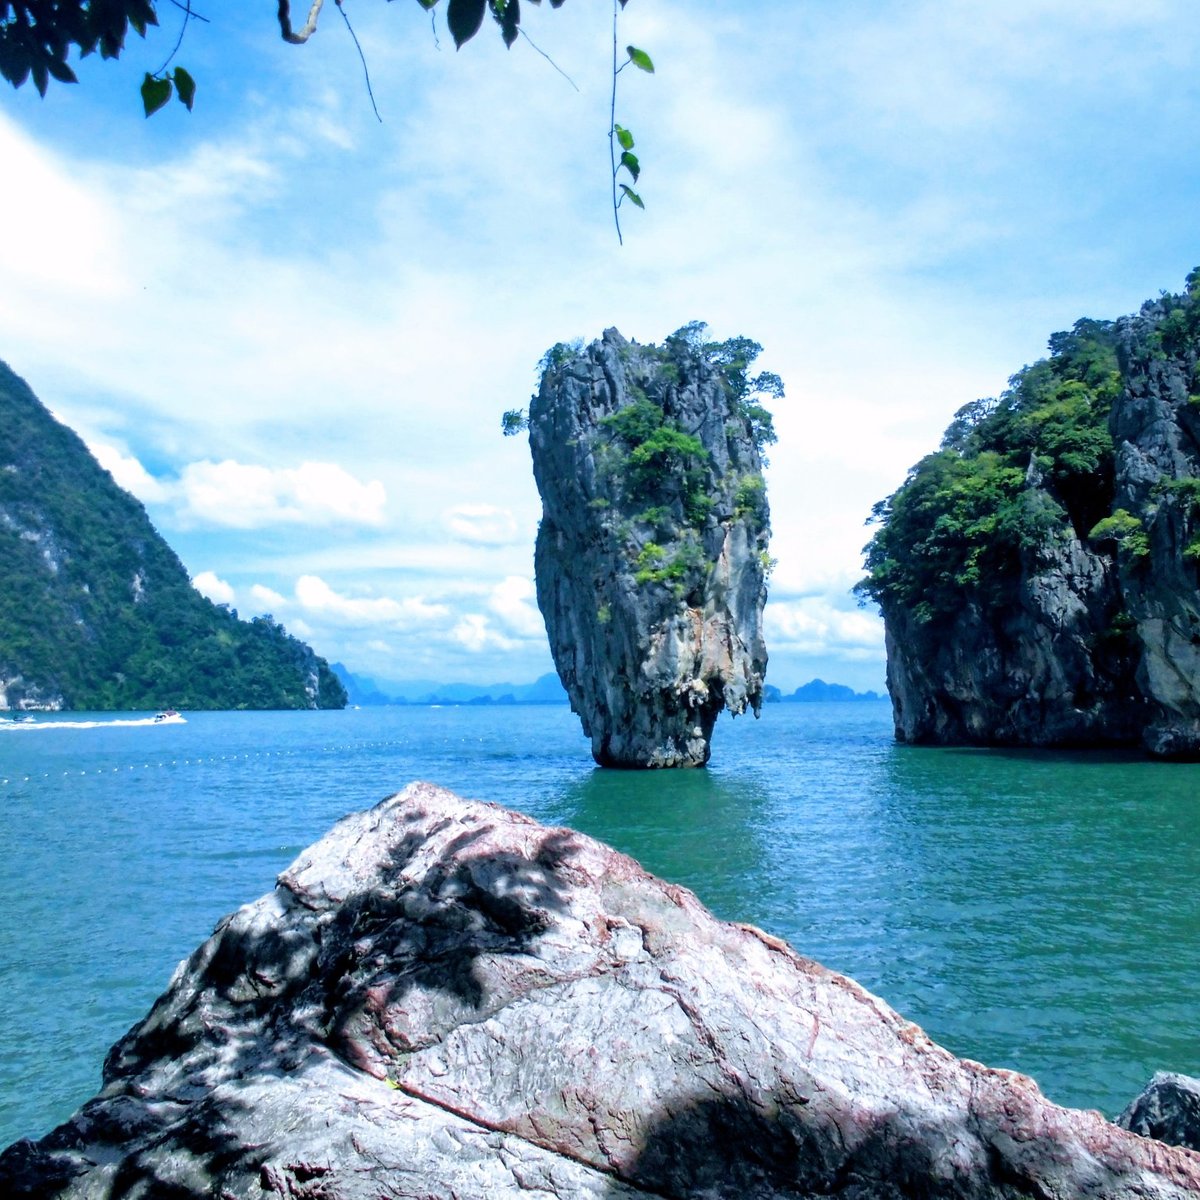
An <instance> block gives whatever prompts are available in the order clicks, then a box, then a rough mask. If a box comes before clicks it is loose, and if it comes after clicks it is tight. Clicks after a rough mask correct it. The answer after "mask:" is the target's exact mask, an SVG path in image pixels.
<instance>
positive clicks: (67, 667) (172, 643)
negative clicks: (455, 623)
mask: <svg viewBox="0 0 1200 1200" xmlns="http://www.w3.org/2000/svg"><path fill="white" fill-rule="evenodd" d="M345 703H346V694H345V691H344V689H343V688H342V685H341V683H340V682H339V681H338V680H337V679H336V677H335V676H334V675H333V673H332V672H331V671H330V670H329V667H328V665H327V664H326V662H325V660H324V659H321V658H318V657H317V656H316V655H315V654H314V653H313V652H312V650H311V649H310V648H309V647H308V646H306V645H305V644H304V643H303V642H300V641H297V640H296V639H295V638H293V637H291V636H289V635H288V634H287V633H286V631H285V630H284V629H283V627H282V626H280V625H277V624H276V623H275V622H274V621H272V620H270V619H267V618H255V619H254V620H252V621H249V622H246V621H240V620H238V618H237V616H236V614H234V613H232V612H230V611H228V610H227V609H224V608H221V607H218V606H217V605H214V604H213V603H212V602H211V601H209V600H207V599H206V598H205V597H203V596H201V595H200V593H199V592H197V591H196V590H195V588H193V587H192V585H191V581H190V579H189V578H188V574H187V571H186V570H185V569H184V567H183V564H182V563H181V562H180V561H179V559H178V558H177V557H176V555H175V553H174V551H172V550H171V548H170V546H168V545H167V544H166V542H165V541H163V539H162V538H161V537H160V536H159V534H158V533H157V531H156V530H155V529H154V527H153V526H152V525H151V523H150V520H149V518H148V517H147V515H146V511H145V509H144V508H143V507H142V505H141V504H140V503H138V501H137V500H135V499H134V498H133V497H132V496H130V495H129V494H128V493H127V492H125V491H122V490H121V489H120V488H119V487H118V486H117V485H116V484H115V483H114V482H113V479H112V477H111V476H110V475H109V474H108V472H107V471H105V470H104V469H103V468H102V467H101V466H100V465H99V464H98V463H97V462H96V460H95V459H94V458H92V456H91V454H90V453H89V452H88V450H87V448H86V447H85V446H84V444H83V442H82V441H81V440H80V439H79V437H77V436H76V435H75V434H74V433H73V432H72V431H71V430H70V429H68V428H66V427H65V426H63V425H61V424H59V423H58V422H57V421H56V420H55V419H54V418H53V417H52V416H51V415H50V414H49V412H47V411H46V409H45V408H44V407H43V405H42V404H41V403H40V402H39V401H38V400H37V398H36V397H35V396H34V394H33V392H32V391H30V389H29V387H28V386H27V385H26V384H25V382H24V381H23V380H22V379H20V378H19V377H18V376H16V375H15V374H14V373H13V372H12V371H11V370H10V369H9V368H8V367H7V366H6V365H4V364H3V363H0V707H10V708H16V707H42V706H45V707H64V708H70V709H102V710H103V709H146V708H162V707H165V706H167V705H173V706H174V707H176V708H192V709H195V708H341V707H342V706H343V705H344V704H345Z"/></svg>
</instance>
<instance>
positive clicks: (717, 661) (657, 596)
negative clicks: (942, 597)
mask: <svg viewBox="0 0 1200 1200" xmlns="http://www.w3.org/2000/svg"><path fill="white" fill-rule="evenodd" d="M702 330H703V326H700V325H694V326H689V327H685V329H683V330H681V331H680V332H679V333H678V334H675V335H673V336H672V337H670V338H668V339H667V340H666V344H665V345H664V346H662V347H659V346H640V345H638V344H637V343H636V342H628V341H626V340H625V339H624V338H623V337H622V336H621V335H620V334H619V333H618V332H617V331H616V330H615V329H609V330H607V331H606V332H605V334H604V336H603V337H602V338H601V339H599V340H598V341H595V342H593V343H592V344H591V345H590V346H587V347H586V348H579V349H572V348H570V347H567V346H557V347H555V349H554V350H552V351H550V353H549V354H548V355H547V357H546V360H545V370H544V372H543V375H542V381H541V388H540V390H539V392H538V394H537V395H536V396H535V397H534V398H533V402H532V404H531V406H530V410H529V443H530V449H531V451H532V454H533V471H534V477H535V478H536V480H537V485H538V491H539V492H540V493H541V497H542V521H541V524H540V526H539V527H538V538H537V551H536V557H535V563H536V574H537V597H538V605H539V607H540V608H541V610H542V616H543V617H544V618H545V621H546V632H547V634H548V635H549V639H550V649H551V651H552V652H553V655H554V664H555V666H556V667H557V668H558V674H559V677H560V678H561V679H562V682H563V686H564V687H565V688H566V689H567V693H568V695H569V696H570V699H571V706H572V708H573V709H574V710H575V712H577V713H578V714H579V717H580V720H581V721H582V723H583V728H584V732H585V733H587V734H588V736H589V737H590V738H591V742H592V754H593V757H594V758H595V759H596V761H597V762H599V763H601V764H603V765H605V766H617V767H676V766H682V767H694V766H703V765H704V763H706V762H707V761H708V757H709V749H710V743H711V738H712V730H713V724H714V722H715V721H716V719H717V716H718V714H719V713H720V712H721V710H722V709H723V708H727V709H728V710H729V711H730V712H731V713H734V714H737V713H742V712H745V710H746V709H747V708H752V709H753V710H754V713H755V715H757V714H758V711H759V708H760V706H761V704H762V688H763V675H764V673H765V671H766V668H767V650H766V645H765V643H764V641H763V632H762V613H763V604H764V603H765V601H766V595H767V584H766V579H767V572H768V569H769V567H770V559H769V557H768V554H767V543H768V539H769V536H770V527H769V520H768V516H769V514H768V509H767V500H766V484H765V482H764V479H763V474H762V468H763V459H762V453H761V451H762V448H763V446H764V444H766V443H768V442H770V441H773V440H774V432H773V430H772V426H771V418H770V415H769V414H768V413H767V411H766V410H765V409H764V408H762V407H761V405H760V404H759V403H758V400H759V398H760V396H761V395H762V394H769V395H773V396H779V395H782V384H781V383H780V381H779V377H778V376H776V375H769V374H760V375H757V376H755V377H753V378H750V377H749V375H748V373H747V372H748V368H749V366H750V363H751V362H752V361H753V359H754V356H755V355H756V354H757V353H758V351H759V350H760V349H761V347H759V346H758V345H757V343H755V342H750V341H748V340H747V339H745V338H734V339H732V340H731V341H729V342H720V343H706V342H704V341H703V338H702Z"/></svg>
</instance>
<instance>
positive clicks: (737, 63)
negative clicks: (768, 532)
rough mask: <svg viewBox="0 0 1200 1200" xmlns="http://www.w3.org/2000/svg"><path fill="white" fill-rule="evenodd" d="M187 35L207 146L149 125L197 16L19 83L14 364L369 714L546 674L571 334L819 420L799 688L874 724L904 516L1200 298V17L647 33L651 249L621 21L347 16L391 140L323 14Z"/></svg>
mask: <svg viewBox="0 0 1200 1200" xmlns="http://www.w3.org/2000/svg"><path fill="white" fill-rule="evenodd" d="M235 7H236V10H237V15H236V16H235V15H231V14H232V13H233V11H234V8H235ZM304 7H305V8H307V6H304ZM440 7H441V8H444V7H445V5H444V4H442V5H441V6H440ZM196 8H197V11H198V12H199V13H200V14H201V15H202V16H204V17H206V18H208V20H207V21H206V22H200V21H192V22H191V23H190V24H189V25H188V27H187V29H186V30H185V31H184V37H183V40H182V44H181V46H180V49H179V51H178V56H177V59H176V61H177V62H178V63H180V64H182V65H183V66H184V67H186V69H187V70H188V71H189V72H190V73H191V74H192V75H193V76H194V77H195V79H196V80H197V84H198V87H197V93H196V102H195V108H194V111H193V112H192V113H190V114H189V113H188V112H187V111H186V110H185V109H184V108H183V106H182V105H180V104H178V103H172V104H171V105H169V106H168V107H167V108H166V109H164V110H163V111H162V112H160V113H158V114H156V115H155V116H154V117H153V118H151V119H149V120H146V119H144V118H143V116H142V113H141V102H140V97H139V94H138V86H139V84H140V81H141V78H142V73H143V72H144V71H146V70H155V69H157V68H158V67H160V66H161V65H162V63H163V62H164V60H166V59H167V58H168V56H169V55H170V53H171V50H172V48H173V47H174V45H175V43H176V40H177V39H178V37H179V34H180V29H181V21H182V19H183V17H182V13H181V11H180V10H178V9H176V8H174V7H172V6H171V5H169V4H163V5H161V6H160V14H161V20H162V27H161V28H160V29H158V30H152V31H151V32H150V35H149V36H148V38H147V39H146V41H145V42H144V43H143V42H141V41H140V39H138V38H136V37H135V36H132V35H131V41H130V45H129V47H128V49H127V52H126V54H125V55H124V56H123V57H122V59H121V60H120V61H119V62H117V63H112V62H108V63H105V62H101V61H100V60H99V59H98V58H95V57H94V58H89V59H87V60H85V61H84V62H82V63H80V64H79V66H78V74H79V77H80V80H81V82H80V84H79V85H78V86H70V87H67V86H58V85H52V86H51V90H50V91H49V93H48V94H47V96H46V98H45V99H42V98H39V97H38V95H37V93H36V92H35V91H34V90H33V88H32V86H31V85H26V86H25V87H24V88H22V89H20V90H17V91H12V90H11V89H7V88H6V90H5V91H4V92H3V93H0V175H2V178H3V187H0V229H2V230H3V234H2V235H0V359H3V360H4V361H6V362H7V363H8V364H9V365H10V366H11V367H12V369H13V370H15V371H16V372H17V374H19V375H21V376H23V377H24V378H25V379H26V380H27V382H28V383H29V384H30V386H31V387H32V388H33V389H34V391H35V392H36V393H37V395H38V396H39V397H40V398H41V399H42V401H43V402H44V403H45V404H46V405H47V406H48V407H49V408H50V409H51V410H52V411H53V412H54V413H55V414H56V416H58V418H59V419H60V420H62V421H63V422H65V423H66V424H68V425H70V426H71V427H72V428H74V429H75V430H76V431H77V432H78V433H80V435H81V436H82V437H83V438H84V440H85V441H86V442H87V443H88V445H89V446H90V447H91V448H92V450H93V453H95V454H96V456H97V457H98V458H99V460H100V461H101V463H102V464H103V465H104V466H105V467H107V468H108V469H109V470H110V471H111V472H112V474H113V476H114V478H115V479H116V480H117V481H118V482H119V483H120V484H121V485H122V486H124V487H126V488H128V489H129V490H130V491H132V492H133V493H134V494H135V495H136V496H137V497H138V498H139V499H140V500H142V501H143V502H144V503H145V505H146V507H147V509H148V511H149V513H150V516H151V519H152V520H153V521H154V523H155V525H156V526H157V528H158V529H159V530H160V532H161V533H162V534H163V535H164V536H165V537H166V539H167V540H168V542H170V544H171V545H172V546H173V547H174V548H175V550H176V551H177V552H178V554H179V556H180V558H181V559H182V560H183V563H184V565H185V566H186V567H187V569H188V571H189V573H190V574H191V575H192V578H193V581H194V583H195V585H196V586H197V587H198V588H199V589H200V590H201V591H203V592H204V593H205V594H206V595H208V596H209V597H211V598H212V599H213V600H216V601H218V602H221V603H229V604H231V605H233V606H234V607H235V608H236V609H237V610H238V612H239V614H240V615H241V616H243V617H249V616H251V615H255V614H260V613H268V612H269V613H271V614H273V615H274V616H275V617H276V618H277V619H278V620H281V621H282V622H283V623H284V624H285V625H286V626H287V627H288V629H289V630H290V631H291V632H293V633H295V634H297V635H298V636H300V637H303V638H304V639H306V640H308V641H309V642H311V644H312V645H313V646H314V648H315V649H316V650H317V652H318V653H320V654H322V655H324V656H325V657H326V658H328V659H330V660H331V661H341V662H342V663H344V664H345V665H346V666H347V667H348V668H349V669H350V670H351V671H353V672H355V673H356V674H360V675H363V676H368V677H372V678H375V679H377V680H389V681H405V680H413V679H435V680H440V681H444V682H450V681H461V682H472V683H481V684H486V683H492V682H498V681H506V682H516V683H522V682H528V681H531V680H533V679H534V678H536V677H538V676H540V675H542V674H545V673H546V672H549V671H552V670H553V664H552V661H551V658H550V652H549V649H548V645H547V641H546V635H545V631H544V628H543V625H542V621H541V617H540V615H539V613H538V611H537V607H536V602H535V600H534V585H533V543H534V537H535V534H536V529H537V522H538V518H539V515H540V502H539V499H538V496H537V491H536V488H535V487H534V483H533V478H532V472H531V468H530V460H529V452H528V446H527V444H526V443H525V441H524V439H523V438H503V437H502V436H501V434H500V415H501V413H502V412H504V410H506V409H510V408H517V407H522V406H524V405H526V404H527V403H528V400H529V396H530V394H531V393H532V392H533V391H534V390H536V386H537V363H538V360H539V359H540V358H541V356H542V354H543V353H544V352H545V351H546V350H547V348H548V347H550V346H552V345H553V344H554V343H556V342H560V341H570V340H571V339H574V338H583V339H584V340H585V341H590V340H591V339H593V338H595V337H598V336H599V335H600V334H601V332H602V331H603V330H604V329H606V328H608V327H610V326H615V327H617V328H618V329H619V330H620V331H621V332H622V333H623V334H624V335H625V336H626V337H629V338H633V339H636V340H637V341H640V342H661V341H662V339H663V338H664V337H666V336H667V335H668V334H670V333H671V332H672V331H674V330H675V329H677V328H679V327H680V326H682V325H683V324H685V323H686V322H688V321H691V320H695V319H699V320H703V321H706V322H707V323H708V325H709V327H710V329H711V332H712V335H713V337H714V338H726V337H731V336H735V335H745V336H748V337H751V338H753V339H754V340H756V341H758V342H760V343H761V344H762V345H763V347H764V349H763V354H762V357H761V358H760V360H759V363H758V367H759V369H762V370H769V371H774V372H776V373H778V374H779V375H780V376H781V377H782V378H783V380H784V383H785V385H786V389H787V396H786V399H784V400H781V401H779V402H778V403H777V404H776V405H775V406H774V411H775V424H776V429H777V431H778V434H779V442H778V444H777V445H776V446H774V447H773V448H772V451H771V455H770V458H771V463H770V467H769V469H768V471H767V482H768V494H769V498H770V502H771V508H772V526H773V530H774V535H773V541H772V554H773V555H774V556H775V558H776V559H777V566H776V568H775V571H774V574H773V576H772V578H771V585H770V597H769V600H768V603H767V609H766V615H765V624H766V635H767V644H768V648H769V652H770V660H771V661H770V666H769V669H768V682H769V683H772V684H774V685H775V686H778V687H780V688H782V689H783V690H784V691H785V692H788V691H791V690H792V689H794V688H795V687H797V686H799V685H800V684H802V683H804V682H806V681H807V680H809V679H812V678H814V677H821V678H824V679H826V680H830V681H835V682H841V683H847V684H850V685H851V686H854V687H857V688H859V689H865V688H875V689H878V690H881V689H882V687H883V682H884V662H885V656H884V648H883V628H882V623H881V621H880V619H879V616H878V613H877V611H876V610H875V609H874V608H873V607H865V608H864V607H860V606H859V605H858V603H857V601H856V600H855V598H854V597H853V596H852V595H851V592H850V589H851V587H852V586H853V584H854V583H855V582H856V581H857V580H858V579H859V578H860V577H861V575H862V547H863V545H864V543H865V542H866V540H867V538H868V537H869V536H870V532H871V531H870V529H869V528H868V527H867V526H866V525H865V521H866V519H867V518H868V516H869V514H870V510H871V506H872V505H873V504H874V503H875V502H876V501H877V500H879V499H881V498H882V497H884V496H886V495H888V494H889V493H890V492H892V491H894V490H895V488H896V487H898V486H899V485H900V484H901V483H902V482H903V480H904V478H905V475H906V473H907V471H908V469H909V468H910V467H911V466H912V465H913V464H914V463H916V462H917V461H918V460H919V459H920V458H921V457H922V456H923V455H924V454H926V453H928V452H930V451H931V450H934V449H936V447H937V444H938V441H939V439H940V436H941V433H942V431H943V429H944V428H945V426H946V425H947V424H948V423H949V421H950V419H951V418H952V417H953V414H954V412H955V410H956V409H957V408H959V407H960V406H961V405H963V404H965V403H968V402H969V401H971V400H974V399H976V398H979V397H981V396H991V395H996V394H997V393H998V392H1000V391H1001V390H1002V389H1003V388H1004V386H1005V383H1006V380H1007V379H1008V377H1009V376H1010V375H1012V374H1013V373H1014V372H1016V371H1017V370H1019V369H1020V368H1021V367H1022V366H1023V365H1025V364H1026V363H1029V362H1032V361H1034V360H1036V359H1037V358H1039V357H1041V356H1042V355H1043V354H1044V353H1045V348H1046V340H1047V338H1048V337H1049V335H1050V334H1051V333H1053V332H1055V331H1056V330H1060V329H1066V328H1069V327H1070V326H1071V325H1072V324H1073V323H1074V322H1075V321H1076V320H1078V319H1079V318H1081V317H1094V318H1111V317H1117V316H1120V315H1121V314H1123V313H1126V312H1131V311H1134V310H1136V308H1137V307H1138V306H1139V305H1140V304H1141V303H1142V302H1143V301H1144V300H1146V299H1148V298H1150V297H1153V296H1155V295H1157V294H1158V293H1159V292H1160V291H1162V290H1169V291H1174V290H1178V289H1179V288H1181V287H1182V285H1183V281H1184V277H1185V276H1186V274H1187V273H1188V271H1189V270H1191V269H1192V268H1193V267H1195V266H1196V265H1198V264H1200V222H1198V221H1197V203H1196V202H1197V198H1198V196H1200V187H1198V185H1200V93H1198V85H1197V82H1196V81H1197V79H1198V78H1200V72H1198V70H1197V67H1198V65H1200V23H1197V22H1196V21H1195V11H1194V4H1193V3H1192V2H1191V0H1141V2H1140V3H1139V4H1137V5H1131V4H1129V3H1128V2H1127V0H1092V2H1090V3H1089V4H1087V5H1083V4H1078V3H1066V2H1065V0H1006V2H1004V3H999V2H998V0H899V2H895V3H893V2H890V0H838V2H836V3H835V2H833V0H757V2H756V3H755V4H754V5H752V6H751V5H741V4H733V3H730V0H686V3H685V2H684V0H629V3H628V5H627V7H626V8H625V10H624V11H623V13H622V15H621V17H620V27H619V31H618V43H619V45H620V46H621V47H622V50H621V54H622V56H624V49H623V47H624V46H626V45H627V44H633V45H636V46H638V47H641V48H643V49H644V50H645V51H646V52H647V53H648V54H649V55H650V56H651V58H652V59H653V61H654V64H655V68H656V70H655V73H654V74H653V75H648V74H646V73H644V72H639V71H636V70H634V69H627V70H624V71H622V72H621V74H620V75H619V77H618V82H617V96H616V107H615V112H616V120H617V122H618V123H620V124H622V125H624V126H625V127H627V128H628V129H630V130H631V131H632V132H633V134H634V136H635V138H636V147H635V149H636V152H637V153H638V155H639V157H640V161H641V164H642V176H641V179H640V180H639V183H638V191H639V192H640V194H641V196H642V197H643V199H644V201H645V205H646V208H645V211H644V212H642V211H637V210H635V209H632V208H630V207H629V206H628V205H626V206H624V207H623V208H622V209H621V228H622V232H623V235H624V244H623V245H622V244H619V242H618V239H617V236H616V231H615V228H614V222H613V213H612V210H611V200H610V186H611V179H610V169H609V157H608V155H609V148H608V131H609V127H610V101H611V96H610V89H611V84H612V77H611V71H612V52H613V28H612V9H611V6H610V5H609V4H608V3H606V2H604V0H570V3H566V4H564V5H563V6H562V7H561V8H559V9H553V8H551V7H550V6H549V5H541V6H540V7H534V6H533V5H531V4H530V3H526V4H525V5H523V6H522V16H523V23H524V28H525V30H526V31H527V33H528V35H529V36H528V38H521V39H519V40H518V41H517V43H516V44H515V45H514V46H513V47H512V48H511V50H506V49H505V48H504V46H503V43H502V42H501V40H500V38H499V36H498V34H497V32H496V31H495V30H494V28H492V27H485V29H484V30H483V31H482V32H481V34H480V35H479V36H478V37H477V38H476V39H475V40H474V41H472V42H470V43H468V44H467V45H466V46H465V47H464V48H463V49H462V50H461V51H457V52H456V51H455V49H454V47H453V43H452V41H451V39H450V37H449V34H448V32H447V31H446V29H445V26H444V23H443V22H442V20H441V18H440V17H437V16H436V14H435V19H434V20H433V21H432V22H431V20H430V18H429V16H428V15H426V14H424V13H423V12H422V10H421V8H420V6H419V5H418V4H417V3H415V0H396V2H395V3H391V4H385V3H383V2H382V0H345V4H344V11H345V12H346V14H347V15H348V16H349V17H350V19H351V21H352V23H353V26H354V31H355V33H356V35H357V38H358V41H359V43H360V44H361V47H362V51H363V55H364V57H365V59H366V62H367V65H368V69H369V74H370V82H371V87H372V90H373V93H374V96H375V100H376V103H377V105H378V109H379V113H380V116H381V118H382V120H377V119H376V116H375V113H374V112H373V110H372V106H371V101H370V97H369V96H368V93H367V90H366V86H365V83H364V73H363V66H362V63H361V62H360V59H359V56H358V51H357V49H356V47H355V44H354V41H353V40H352V38H351V37H350V35H349V33H348V32H347V30H346V27H345V25H344V24H343V22H342V20H341V17H340V15H339V12H338V10H337V8H335V7H334V6H333V5H332V4H330V5H327V9H328V11H326V12H324V13H323V15H322V19H321V25H320V27H319V29H318V32H317V34H316V35H315V36H314V37H313V38H312V39H311V40H310V42H309V43H308V44H307V45H304V46H290V45H286V44H284V43H283V42H282V41H281V39H280V38H279V34H278V29H277V27H276V25H275V23H274V12H275V5H274V4H273V3H270V2H269V0H261V2H258V0H256V2H255V3H245V4H239V5H237V6H232V5H229V4H226V3H223V2H222V0H207V3H199V4H196Z"/></svg>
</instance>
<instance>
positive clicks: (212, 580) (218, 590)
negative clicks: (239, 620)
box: [135, 493, 234, 604]
mask: <svg viewBox="0 0 1200 1200" xmlns="http://www.w3.org/2000/svg"><path fill="white" fill-rule="evenodd" d="M135 494H136V493H135ZM192 586H193V587H194V588H195V589H196V591H198V592H199V593H200V594H201V595H202V596H207V597H208V598H209V599H210V600H211V601H212V602H213V603H214V604H232V603H233V601H234V592H233V588H232V587H230V585H229V584H228V583H226V582H225V580H223V579H221V578H219V577H218V576H217V575H216V574H215V572H213V571H201V572H200V574H199V575H197V576H196V577H195V578H194V579H193V580H192Z"/></svg>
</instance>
